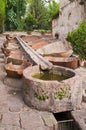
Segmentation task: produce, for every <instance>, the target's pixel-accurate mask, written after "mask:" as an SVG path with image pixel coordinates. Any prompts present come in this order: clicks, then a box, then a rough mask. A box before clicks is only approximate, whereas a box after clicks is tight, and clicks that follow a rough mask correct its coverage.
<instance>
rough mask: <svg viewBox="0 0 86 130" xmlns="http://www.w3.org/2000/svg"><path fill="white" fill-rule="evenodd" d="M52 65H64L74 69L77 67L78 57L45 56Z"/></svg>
mask: <svg viewBox="0 0 86 130" xmlns="http://www.w3.org/2000/svg"><path fill="white" fill-rule="evenodd" d="M45 58H46V59H47V60H49V61H50V62H51V63H53V64H54V65H59V66H64V67H68V68H71V69H76V68H77V67H79V58H78V57H74V56H72V57H54V56H45Z"/></svg>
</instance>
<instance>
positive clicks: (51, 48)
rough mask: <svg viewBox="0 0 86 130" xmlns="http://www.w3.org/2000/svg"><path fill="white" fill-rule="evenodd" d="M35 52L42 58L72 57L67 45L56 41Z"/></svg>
mask: <svg viewBox="0 0 86 130" xmlns="http://www.w3.org/2000/svg"><path fill="white" fill-rule="evenodd" d="M37 52H38V53H39V54H41V55H42V56H57V57H69V56H71V55H72V53H73V50H72V48H71V46H69V45H68V44H64V43H62V42H61V41H58V42H54V43H52V44H49V45H46V46H43V47H41V48H39V49H38V50H37Z"/></svg>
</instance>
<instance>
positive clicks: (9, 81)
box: [4, 77, 23, 91]
mask: <svg viewBox="0 0 86 130" xmlns="http://www.w3.org/2000/svg"><path fill="white" fill-rule="evenodd" d="M4 84H6V85H8V87H10V89H13V90H15V91H16V90H21V88H22V85H23V80H22V79H17V78H16V79H14V78H9V77H6V78H5V79H4Z"/></svg>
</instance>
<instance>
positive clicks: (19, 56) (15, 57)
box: [7, 50, 27, 65]
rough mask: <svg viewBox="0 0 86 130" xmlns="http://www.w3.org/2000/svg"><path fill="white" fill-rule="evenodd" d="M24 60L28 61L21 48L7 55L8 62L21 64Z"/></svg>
mask: <svg viewBox="0 0 86 130" xmlns="http://www.w3.org/2000/svg"><path fill="white" fill-rule="evenodd" d="M23 61H27V60H26V59H25V57H24V55H23V53H22V52H21V51H19V50H15V51H11V52H10V55H9V56H8V57H7V63H9V62H12V63H13V64H15V65H20V64H22V63H23Z"/></svg>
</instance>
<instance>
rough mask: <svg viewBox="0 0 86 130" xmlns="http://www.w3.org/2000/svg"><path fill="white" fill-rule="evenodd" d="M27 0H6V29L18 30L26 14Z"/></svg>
mask: <svg viewBox="0 0 86 130" xmlns="http://www.w3.org/2000/svg"><path fill="white" fill-rule="evenodd" d="M25 4H26V1H25V0H6V22H5V24H6V30H16V29H18V28H19V26H20V25H21V19H22V17H23V16H24V14H25V9H26V5H25Z"/></svg>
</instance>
